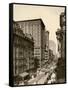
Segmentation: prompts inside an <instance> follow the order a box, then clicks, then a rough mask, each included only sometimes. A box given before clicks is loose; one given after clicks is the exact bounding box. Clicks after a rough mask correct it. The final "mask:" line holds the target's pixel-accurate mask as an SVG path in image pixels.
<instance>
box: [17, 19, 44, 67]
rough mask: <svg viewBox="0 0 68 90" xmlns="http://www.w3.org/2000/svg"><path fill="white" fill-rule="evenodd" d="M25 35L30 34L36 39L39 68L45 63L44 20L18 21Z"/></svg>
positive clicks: (35, 46) (35, 54)
mask: <svg viewBox="0 0 68 90" xmlns="http://www.w3.org/2000/svg"><path fill="white" fill-rule="evenodd" d="M16 22H17V23H18V24H19V25H20V28H21V29H22V31H23V33H24V34H30V35H31V36H32V37H33V39H34V57H37V58H38V59H39V67H40V68H41V67H42V66H43V65H44V64H45V63H44V62H45V59H44V58H45V54H44V52H45V51H44V48H45V25H44V23H43V21H42V19H32V20H24V21H16Z"/></svg>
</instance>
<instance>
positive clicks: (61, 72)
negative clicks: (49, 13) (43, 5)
mask: <svg viewBox="0 0 68 90" xmlns="http://www.w3.org/2000/svg"><path fill="white" fill-rule="evenodd" d="M65 27H66V20H65V13H61V15H60V29H58V30H57V32H56V35H57V41H58V55H59V57H58V69H57V78H58V79H59V80H60V82H65Z"/></svg>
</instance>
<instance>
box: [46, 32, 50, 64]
mask: <svg viewBox="0 0 68 90" xmlns="http://www.w3.org/2000/svg"><path fill="white" fill-rule="evenodd" d="M45 60H46V63H47V62H48V61H49V32H48V31H46V32H45Z"/></svg>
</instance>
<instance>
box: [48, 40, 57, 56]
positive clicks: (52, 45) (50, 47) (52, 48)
mask: <svg viewBox="0 0 68 90" xmlns="http://www.w3.org/2000/svg"><path fill="white" fill-rule="evenodd" d="M49 49H51V50H53V54H54V55H56V43H55V42H54V41H53V40H49Z"/></svg>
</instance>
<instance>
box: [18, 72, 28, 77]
mask: <svg viewBox="0 0 68 90" xmlns="http://www.w3.org/2000/svg"><path fill="white" fill-rule="evenodd" d="M27 75H28V73H27V72H24V73H21V74H19V76H21V77H26V76H27Z"/></svg>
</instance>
